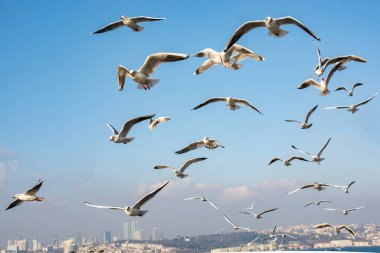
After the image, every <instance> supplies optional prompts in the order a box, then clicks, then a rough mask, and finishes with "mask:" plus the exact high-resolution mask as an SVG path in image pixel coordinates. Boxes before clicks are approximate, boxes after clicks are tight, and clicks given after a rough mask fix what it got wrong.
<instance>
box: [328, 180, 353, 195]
mask: <svg viewBox="0 0 380 253" xmlns="http://www.w3.org/2000/svg"><path fill="white" fill-rule="evenodd" d="M354 183H355V181H352V182H351V183H349V184H348V185H346V186H345V185H343V186H339V185H330V186H331V187H335V188H339V189H341V190H342V191H343V192H344V193H349V192H348V189H349V188H350V187H351V185H353V184H354Z"/></svg>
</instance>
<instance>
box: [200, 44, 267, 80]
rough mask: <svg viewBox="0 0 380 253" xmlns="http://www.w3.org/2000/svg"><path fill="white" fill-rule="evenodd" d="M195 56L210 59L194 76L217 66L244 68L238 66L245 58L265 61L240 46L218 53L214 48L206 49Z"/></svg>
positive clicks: (235, 68) (235, 45)
mask: <svg viewBox="0 0 380 253" xmlns="http://www.w3.org/2000/svg"><path fill="white" fill-rule="evenodd" d="M193 56H194V57H206V58H208V60H206V61H205V62H203V63H202V65H201V66H199V68H198V69H197V70H195V72H194V76H196V75H199V74H200V73H202V72H204V71H206V70H208V69H209V68H211V67H213V66H215V65H222V66H224V67H225V68H229V69H232V70H238V69H240V68H241V67H242V66H243V65H241V64H238V62H240V61H242V60H244V59H245V58H251V59H254V60H257V61H265V58H264V57H262V56H260V55H258V54H256V53H255V52H253V51H251V50H249V49H248V48H246V47H243V46H240V45H238V44H234V45H233V46H231V47H230V49H228V50H227V52H224V51H222V52H216V51H215V50H214V49H212V48H205V49H203V50H202V51H200V52H198V53H196V54H194V55H193Z"/></svg>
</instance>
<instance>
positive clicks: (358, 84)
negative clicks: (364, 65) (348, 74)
mask: <svg viewBox="0 0 380 253" xmlns="http://www.w3.org/2000/svg"><path fill="white" fill-rule="evenodd" d="M362 85H363V84H362V83H355V84H354V85H353V86H352V88H351V90H348V89H347V88H346V87H343V86H341V87H338V88H336V89H335V91H339V90H345V91H347V94H348V96H350V97H351V96H353V95H354V89H355V88H356V87H358V86H362Z"/></svg>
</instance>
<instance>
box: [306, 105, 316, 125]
mask: <svg viewBox="0 0 380 253" xmlns="http://www.w3.org/2000/svg"><path fill="white" fill-rule="evenodd" d="M317 107H318V105H316V106H314V107H313V109H311V110H310V111H309V112H308V113H307V115H306V119H305V122H306V123H307V122H308V120H309V118H310V116H311V114H313V112H314V111H315V110H316V109H317Z"/></svg>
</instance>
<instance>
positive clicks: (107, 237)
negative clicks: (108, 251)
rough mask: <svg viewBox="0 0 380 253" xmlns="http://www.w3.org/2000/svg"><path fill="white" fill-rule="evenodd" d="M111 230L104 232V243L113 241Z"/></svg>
mask: <svg viewBox="0 0 380 253" xmlns="http://www.w3.org/2000/svg"><path fill="white" fill-rule="evenodd" d="M111 238H112V237H111V231H109V230H106V231H104V232H103V242H104V243H110V242H111Z"/></svg>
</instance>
